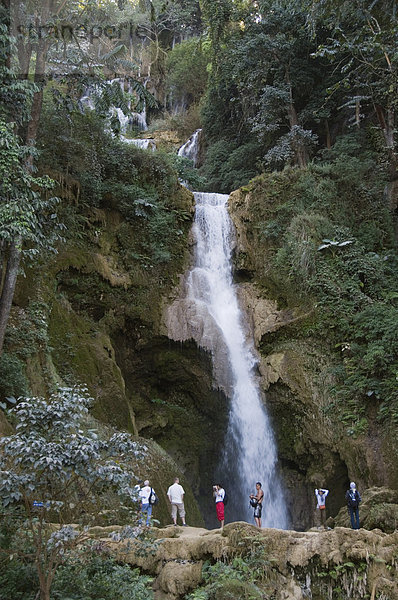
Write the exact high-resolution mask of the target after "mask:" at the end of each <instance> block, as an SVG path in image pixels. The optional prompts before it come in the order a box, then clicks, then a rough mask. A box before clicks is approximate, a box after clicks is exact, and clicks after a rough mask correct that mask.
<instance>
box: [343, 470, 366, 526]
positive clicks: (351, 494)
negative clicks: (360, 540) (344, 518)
mask: <svg viewBox="0 0 398 600" xmlns="http://www.w3.org/2000/svg"><path fill="white" fill-rule="evenodd" d="M345 499H346V501H347V508H348V514H349V515H350V519H351V527H352V528H353V529H359V503H360V502H361V501H362V498H361V496H360V494H359V492H358V490H357V486H356V485H355V483H354V482H353V481H352V482H351V483H350V489H349V490H347V492H346V495H345Z"/></svg>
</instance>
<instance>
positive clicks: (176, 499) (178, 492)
mask: <svg viewBox="0 0 398 600" xmlns="http://www.w3.org/2000/svg"><path fill="white" fill-rule="evenodd" d="M184 494H185V491H184V488H183V487H182V485H180V480H179V479H178V477H176V478H175V479H174V483H173V485H171V486H170V487H169V489H168V490H167V497H168V499H169V501H170V504H171V518H172V519H173V523H174V526H177V510H178V514H179V515H180V517H181V521H182V525H183V527H186V526H187V524H186V523H185V508H184Z"/></svg>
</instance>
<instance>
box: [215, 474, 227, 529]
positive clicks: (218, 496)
mask: <svg viewBox="0 0 398 600" xmlns="http://www.w3.org/2000/svg"><path fill="white" fill-rule="evenodd" d="M213 496H214V500H215V502H216V512H217V519H218V520H219V521H220V525H221V529H223V528H224V520H225V516H224V498H225V490H224V488H223V487H222V485H220V484H219V483H217V484H216V485H213Z"/></svg>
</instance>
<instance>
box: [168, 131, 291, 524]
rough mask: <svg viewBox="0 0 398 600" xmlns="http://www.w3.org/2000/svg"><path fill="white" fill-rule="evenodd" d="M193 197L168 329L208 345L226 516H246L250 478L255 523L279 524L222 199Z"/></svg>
mask: <svg viewBox="0 0 398 600" xmlns="http://www.w3.org/2000/svg"><path fill="white" fill-rule="evenodd" d="M191 140H192V138H191ZM183 148H184V147H183ZM183 148H181V150H183ZM194 196H195V200H196V214H195V221H194V226H193V236H194V239H195V242H196V246H195V258H194V266H193V267H192V269H191V270H190V271H189V273H188V275H187V276H186V279H185V291H184V294H185V299H184V301H183V304H182V305H180V307H179V308H176V307H174V310H173V308H171V310H170V314H169V317H168V329H169V333H170V336H171V337H173V338H174V339H180V340H183V339H189V338H193V339H195V340H196V341H197V343H198V344H199V345H200V346H202V347H204V348H206V349H209V350H211V352H212V355H213V365H214V376H215V379H216V384H217V385H218V386H219V387H220V388H222V389H223V390H224V391H225V392H226V394H227V396H228V397H229V398H230V402H231V404H230V412H229V422H228V428H227V435H226V441H225V444H224V448H223V449H221V451H220V465H219V469H218V473H219V479H220V480H221V483H222V484H223V485H225V487H226V489H227V491H228V497H229V501H228V507H227V520H228V521H233V520H247V521H250V522H252V521H253V509H252V508H250V507H249V493H251V492H253V493H255V483H256V482H257V481H261V482H262V484H263V491H264V501H263V518H262V524H263V526H265V527H279V528H285V527H286V526H287V517H286V509H285V502H284V494H283V493H282V490H281V486H280V483H279V479H278V473H277V455H276V447H275V441H274V436H273V432H272V428H271V424H270V421H269V418H268V415H267V412H266V409H265V406H264V402H263V398H262V395H261V390H260V385H259V381H258V378H257V376H256V375H255V369H256V363H257V359H256V355H255V349H254V343H253V342H250V341H248V339H247V336H246V332H245V330H244V327H243V320H242V313H241V310H240V308H239V303H238V298H237V293H236V286H235V285H234V283H233V274H232V260H231V253H232V248H233V240H234V230H233V225H232V222H231V219H230V216H229V213H228V196H227V195H224V194H210V193H202V192H194Z"/></svg>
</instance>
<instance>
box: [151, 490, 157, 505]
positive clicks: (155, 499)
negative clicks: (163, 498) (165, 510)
mask: <svg viewBox="0 0 398 600" xmlns="http://www.w3.org/2000/svg"><path fill="white" fill-rule="evenodd" d="M158 502H159V498H158V497H157V495H156V494H155V492H154V491H153V489H152V488H151V493H150V494H149V504H152V505H154V504H157V503H158Z"/></svg>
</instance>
